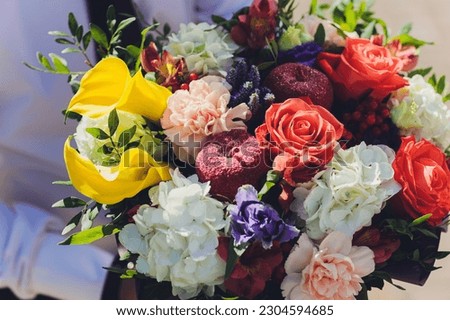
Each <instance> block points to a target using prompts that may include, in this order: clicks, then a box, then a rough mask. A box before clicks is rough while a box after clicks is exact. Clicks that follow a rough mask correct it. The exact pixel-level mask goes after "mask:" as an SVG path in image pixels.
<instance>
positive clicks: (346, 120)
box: [343, 113, 352, 123]
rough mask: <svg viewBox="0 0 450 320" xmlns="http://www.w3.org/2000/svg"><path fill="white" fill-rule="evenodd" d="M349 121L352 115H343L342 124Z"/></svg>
mask: <svg viewBox="0 0 450 320" xmlns="http://www.w3.org/2000/svg"><path fill="white" fill-rule="evenodd" d="M351 119H352V115H351V114H350V113H344V116H343V120H344V123H349V122H350V120H351Z"/></svg>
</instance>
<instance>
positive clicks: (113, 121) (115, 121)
mask: <svg viewBox="0 0 450 320" xmlns="http://www.w3.org/2000/svg"><path fill="white" fill-rule="evenodd" d="M118 126H119V116H118V115H117V111H116V109H113V110H112V111H111V112H110V113H109V116H108V129H109V135H110V136H111V137H112V136H113V135H114V133H116V130H117V127H118Z"/></svg>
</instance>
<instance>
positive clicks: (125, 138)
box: [118, 125, 136, 148]
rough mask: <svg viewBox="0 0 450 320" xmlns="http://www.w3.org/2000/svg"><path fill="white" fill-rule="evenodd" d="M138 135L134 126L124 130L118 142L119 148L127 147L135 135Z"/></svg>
mask: <svg viewBox="0 0 450 320" xmlns="http://www.w3.org/2000/svg"><path fill="white" fill-rule="evenodd" d="M135 133H136V126H135V125H134V126H132V127H131V128H130V129H127V130H124V131H123V132H122V133H121V134H120V136H119V141H118V146H119V148H121V147H123V146H126V145H127V144H128V143H129V142H130V141H131V139H132V138H133V137H134V134H135Z"/></svg>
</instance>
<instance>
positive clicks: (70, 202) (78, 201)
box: [52, 197, 86, 208]
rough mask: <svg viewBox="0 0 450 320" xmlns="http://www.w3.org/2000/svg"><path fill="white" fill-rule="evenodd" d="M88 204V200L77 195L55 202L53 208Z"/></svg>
mask: <svg viewBox="0 0 450 320" xmlns="http://www.w3.org/2000/svg"><path fill="white" fill-rule="evenodd" d="M85 205H86V201H84V200H81V199H79V198H77V197H67V198H64V199H62V200H59V201H57V202H55V203H54V204H53V205H52V208H77V207H83V206H85Z"/></svg>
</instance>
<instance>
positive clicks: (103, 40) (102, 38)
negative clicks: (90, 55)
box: [89, 23, 109, 50]
mask: <svg viewBox="0 0 450 320" xmlns="http://www.w3.org/2000/svg"><path fill="white" fill-rule="evenodd" d="M89 26H90V30H91V36H92V38H93V39H94V41H95V42H97V43H98V44H99V45H100V46H101V47H103V48H104V49H106V50H109V43H108V37H107V36H106V33H105V32H104V31H103V30H102V28H100V27H99V26H97V25H96V24H94V23H91V24H90V25H89Z"/></svg>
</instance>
